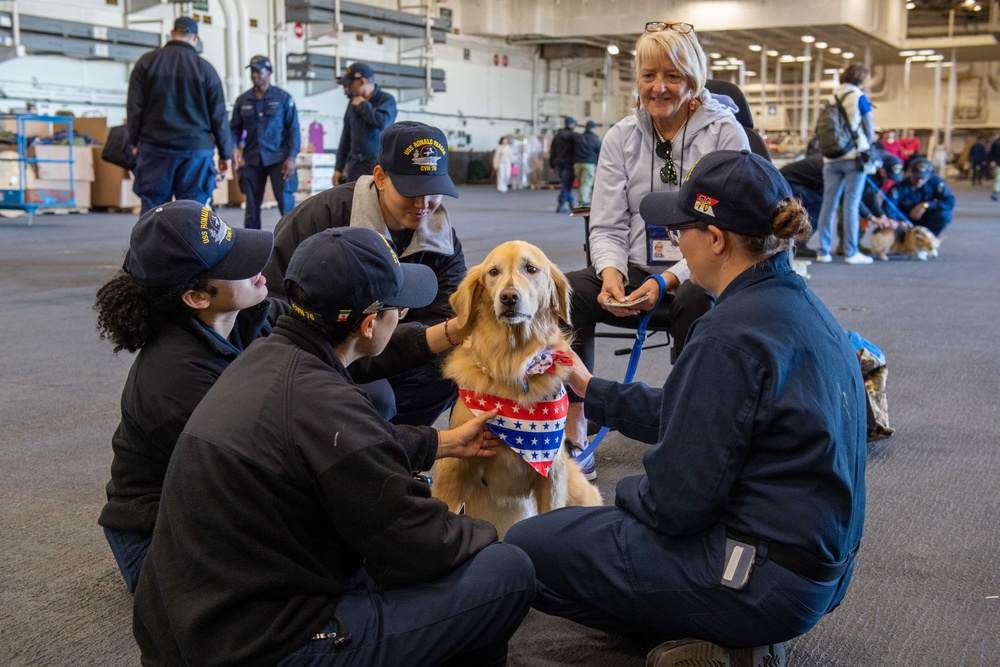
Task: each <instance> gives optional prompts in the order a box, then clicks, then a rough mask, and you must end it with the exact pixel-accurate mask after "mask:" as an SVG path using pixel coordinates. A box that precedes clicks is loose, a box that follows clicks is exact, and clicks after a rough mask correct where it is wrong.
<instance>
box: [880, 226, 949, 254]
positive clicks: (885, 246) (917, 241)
mask: <svg viewBox="0 0 1000 667" xmlns="http://www.w3.org/2000/svg"><path fill="white" fill-rule="evenodd" d="M869 243H870V245H871V250H872V256H873V257H875V259H881V260H883V261H885V260H888V259H889V253H893V254H901V255H903V254H905V255H909V256H910V257H916V258H917V259H919V260H923V261H926V260H928V259H930V258H932V257H937V256H938V248H939V247H940V246H941V240H940V239H938V237H937V236H935V235H934V232H932V231H931V230H929V229H927V228H926V227H921V226H920V225H917V226H915V227H909V228H907V229H906V232H905V234H903V236H901V237H900V236H898V235H897V232H896V230H894V229H889V228H883V229H873V230H872V233H871V239H870V241H869Z"/></svg>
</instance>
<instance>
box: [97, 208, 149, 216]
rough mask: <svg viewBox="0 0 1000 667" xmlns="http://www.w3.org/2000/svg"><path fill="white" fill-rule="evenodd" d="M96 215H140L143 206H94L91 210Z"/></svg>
mask: <svg viewBox="0 0 1000 667" xmlns="http://www.w3.org/2000/svg"><path fill="white" fill-rule="evenodd" d="M91 210H92V211H93V212H94V213H127V214H129V215H139V211H141V210H142V207H141V206H94V207H92V208H91Z"/></svg>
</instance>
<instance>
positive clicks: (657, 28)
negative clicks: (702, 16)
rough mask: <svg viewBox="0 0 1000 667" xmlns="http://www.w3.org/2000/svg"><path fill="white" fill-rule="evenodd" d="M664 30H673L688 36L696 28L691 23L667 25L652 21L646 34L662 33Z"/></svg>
mask: <svg viewBox="0 0 1000 667" xmlns="http://www.w3.org/2000/svg"><path fill="white" fill-rule="evenodd" d="M664 30H672V31H674V32H677V33H680V34H682V35H686V34H688V33H689V32H691V31H692V30H694V26H693V25H691V24H690V23H666V22H664V21H650V22H649V23H647V24H646V32H662V31H664Z"/></svg>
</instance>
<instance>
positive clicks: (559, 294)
mask: <svg viewBox="0 0 1000 667" xmlns="http://www.w3.org/2000/svg"><path fill="white" fill-rule="evenodd" d="M549 275H551V276H552V293H551V295H550V296H549V299H550V300H551V302H552V310H554V311H555V312H556V315H558V316H559V319H561V320H562V321H563V322H565V323H566V324H570V325H572V324H573V323H572V322H570V321H569V297H570V294H571V293H572V289H571V288H570V286H569V280H567V279H566V275H565V274H564V273H563V272H562V271H560V270H559V267H558V266H556V265H555V264H553V263H552V262H549Z"/></svg>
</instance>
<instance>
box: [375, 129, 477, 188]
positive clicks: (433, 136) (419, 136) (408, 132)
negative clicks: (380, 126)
mask: <svg viewBox="0 0 1000 667" xmlns="http://www.w3.org/2000/svg"><path fill="white" fill-rule="evenodd" d="M378 165H379V166H380V167H382V169H384V170H385V172H386V173H387V174H389V177H390V180H392V187H394V188H395V189H396V191H397V192H398V193H399V194H401V195H403V196H404V197H423V196H425V195H448V196H449V197H458V190H457V189H456V188H455V184H454V183H453V182H452V180H451V176H449V175H448V140H447V139H446V138H445V136H444V132H442V131H441V130H439V129H437V128H436V127H432V126H430V125H427V124H425V123H418V122H416V121H412V120H404V121H400V122H398V123H394V124H392V125H390V126H389V127H387V128H385V129H384V130H383V131H382V135H381V136H380V137H379V148H378Z"/></svg>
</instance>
